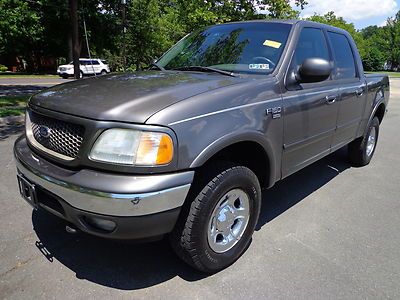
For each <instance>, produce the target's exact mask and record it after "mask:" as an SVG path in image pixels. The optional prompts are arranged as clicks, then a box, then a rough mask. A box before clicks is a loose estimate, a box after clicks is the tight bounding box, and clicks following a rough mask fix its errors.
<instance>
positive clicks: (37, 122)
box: [29, 112, 85, 158]
mask: <svg viewBox="0 0 400 300" xmlns="http://www.w3.org/2000/svg"><path fill="white" fill-rule="evenodd" d="M29 117H30V121H31V125H32V134H33V137H34V138H35V140H36V141H37V142H38V143H39V144H40V145H42V146H43V147H45V148H47V149H50V150H52V151H54V152H57V153H59V154H62V155H65V156H68V157H70V158H76V156H77V155H78V152H79V149H80V147H81V145H82V141H83V134H84V132H85V129H84V127H83V126H81V125H78V124H73V123H69V122H65V121H61V120H58V119H53V118H50V117H47V116H43V115H40V114H37V113H34V112H31V113H30V114H29Z"/></svg>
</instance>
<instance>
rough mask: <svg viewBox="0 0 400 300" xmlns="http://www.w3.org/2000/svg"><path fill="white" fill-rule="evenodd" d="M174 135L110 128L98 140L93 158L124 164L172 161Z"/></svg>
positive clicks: (91, 153)
mask: <svg viewBox="0 0 400 300" xmlns="http://www.w3.org/2000/svg"><path fill="white" fill-rule="evenodd" d="M173 155H174V146H173V142H172V139H171V137H170V136H169V135H168V134H166V133H162V132H147V131H138V130H132V129H108V130H106V131H104V132H103V133H102V134H101V135H100V137H99V138H98V139H97V140H96V142H95V144H94V146H93V148H92V151H91V152H90V156H89V157H90V159H92V160H96V161H103V162H109V163H116V164H124V165H141V166H155V165H165V164H168V163H170V162H171V161H172V158H173Z"/></svg>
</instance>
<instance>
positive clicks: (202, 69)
mask: <svg viewBox="0 0 400 300" xmlns="http://www.w3.org/2000/svg"><path fill="white" fill-rule="evenodd" d="M172 70H177V71H200V72H215V73H219V74H222V75H226V76H231V77H237V75H235V73H232V72H228V71H224V70H220V69H216V68H212V67H203V66H185V67H179V68H174V69H172Z"/></svg>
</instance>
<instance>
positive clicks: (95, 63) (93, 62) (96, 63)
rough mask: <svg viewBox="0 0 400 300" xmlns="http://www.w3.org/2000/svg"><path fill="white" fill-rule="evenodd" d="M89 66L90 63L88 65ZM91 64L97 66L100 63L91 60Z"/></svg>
mask: <svg viewBox="0 0 400 300" xmlns="http://www.w3.org/2000/svg"><path fill="white" fill-rule="evenodd" d="M89 64H90V63H89ZM92 64H93V65H99V64H100V63H99V61H97V60H92Z"/></svg>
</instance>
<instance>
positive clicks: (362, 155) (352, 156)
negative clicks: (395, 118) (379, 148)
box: [348, 117, 379, 167]
mask: <svg viewBox="0 0 400 300" xmlns="http://www.w3.org/2000/svg"><path fill="white" fill-rule="evenodd" d="M374 129H375V139H374V143H375V144H374V147H373V150H372V152H371V153H368V150H367V149H368V148H367V146H368V139H369V137H370V135H371V132H372V131H373V130H374ZM378 137H379V119H378V118H377V117H374V118H373V119H372V121H371V122H370V124H369V126H368V129H367V132H366V134H365V136H362V137H360V138H358V139H356V140H354V141H353V142H351V143H350V144H349V147H348V151H349V160H350V163H351V164H352V165H353V166H355V167H363V166H366V165H368V164H369V163H370V161H371V159H372V157H373V156H374V153H375V149H376V145H377V143H378Z"/></svg>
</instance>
